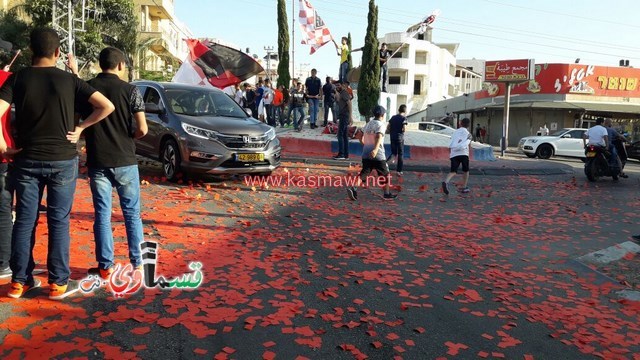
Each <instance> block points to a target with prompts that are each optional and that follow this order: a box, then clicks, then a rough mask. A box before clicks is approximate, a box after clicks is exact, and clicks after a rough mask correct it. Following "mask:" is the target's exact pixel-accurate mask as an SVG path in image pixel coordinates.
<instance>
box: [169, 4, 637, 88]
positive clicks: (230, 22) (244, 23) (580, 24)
mask: <svg viewBox="0 0 640 360" xmlns="http://www.w3.org/2000/svg"><path fill="white" fill-rule="evenodd" d="M310 2H311V4H312V5H313V6H314V7H315V9H316V11H317V12H318V14H319V15H320V17H321V18H322V19H323V20H324V22H325V23H326V25H327V26H328V27H329V29H330V30H331V33H332V35H333V37H334V38H335V39H336V41H337V42H338V43H339V42H340V38H341V37H342V36H346V35H347V34H348V33H349V32H350V33H351V37H352V46H353V47H354V48H358V47H361V46H363V45H364V37H365V33H366V29H367V13H368V7H369V6H368V4H369V1H368V0H310ZM286 3H287V12H288V24H289V33H290V36H291V32H292V11H291V7H292V4H293V5H294V6H295V34H294V36H295V52H294V53H293V55H294V59H295V73H294V75H296V76H297V73H298V72H299V71H300V69H305V70H307V71H308V70H310V69H311V68H316V69H317V70H318V76H320V77H321V78H323V79H324V77H325V76H327V75H328V76H332V77H337V75H338V66H339V62H340V59H339V57H338V56H337V54H336V49H335V46H334V45H333V44H332V43H329V44H326V45H325V46H323V47H322V48H320V49H319V50H318V51H317V52H316V53H315V54H313V55H309V51H310V47H309V46H308V45H302V44H300V39H301V36H302V33H301V30H300V26H299V24H298V9H299V4H298V3H299V0H293V1H292V0H286ZM375 3H376V5H378V37H381V36H383V35H384V34H386V33H389V32H402V31H406V29H407V28H408V27H409V26H411V25H413V24H416V23H418V22H420V21H421V20H422V19H423V18H424V17H425V16H427V15H429V14H431V13H432V12H433V11H434V10H436V9H437V10H440V15H439V16H438V17H437V18H436V20H435V22H434V23H433V27H434V31H433V38H432V40H433V42H434V43H436V44H437V43H458V44H459V47H458V51H457V54H456V58H457V59H471V58H476V59H483V60H503V59H523V58H529V59H535V61H536V63H573V62H574V61H575V60H576V59H577V58H580V63H581V64H593V65H608V66H618V63H619V60H620V59H628V60H629V62H630V65H631V66H633V67H640V21H637V20H638V18H639V17H638V15H640V2H638V1H637V0H610V1H602V0H579V1H578V0H536V1H525V0H522V1H520V0H446V1H418V0H376V1H375ZM276 5H277V1H276V0H175V1H174V7H175V12H176V16H177V17H178V19H179V20H180V21H181V22H182V23H184V24H185V25H186V26H187V27H188V28H189V29H190V30H191V32H192V33H193V34H194V35H195V36H196V37H198V38H200V37H208V38H217V39H220V40H223V41H225V42H228V43H231V44H234V45H236V46H238V47H240V48H242V49H243V50H244V49H246V48H249V49H250V52H251V53H252V54H257V55H258V56H260V57H264V56H265V55H266V51H265V50H264V48H265V47H273V49H274V51H277V46H278V44H277V34H278V25H277V10H276ZM290 40H291V39H290ZM290 54H291V53H290ZM360 54H361V53H359V52H355V53H353V61H354V65H355V66H357V65H359V64H360V56H361V55H360ZM265 67H266V66H265Z"/></svg>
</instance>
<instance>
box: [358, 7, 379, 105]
mask: <svg viewBox="0 0 640 360" xmlns="http://www.w3.org/2000/svg"><path fill="white" fill-rule="evenodd" d="M368 21H369V23H368V25H367V33H366V35H365V38H364V44H365V45H364V49H363V50H362V66H361V72H360V81H359V82H358V110H359V111H360V114H361V115H363V116H366V117H369V116H371V114H372V111H373V107H374V106H376V104H377V103H378V100H379V99H380V60H379V57H380V54H379V53H378V7H377V6H376V4H375V1H374V0H369V15H368Z"/></svg>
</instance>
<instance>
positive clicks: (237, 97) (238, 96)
mask: <svg viewBox="0 0 640 360" xmlns="http://www.w3.org/2000/svg"><path fill="white" fill-rule="evenodd" d="M234 100H235V101H236V102H237V103H238V104H241V102H242V90H240V89H238V91H236V97H235V99H234Z"/></svg>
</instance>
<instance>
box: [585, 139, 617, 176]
mask: <svg viewBox="0 0 640 360" xmlns="http://www.w3.org/2000/svg"><path fill="white" fill-rule="evenodd" d="M584 154H585V156H586V159H587V160H586V162H585V164H584V174H585V175H587V179H589V181H591V182H594V181H596V180H598V178H600V177H602V176H611V177H612V178H613V180H618V175H620V167H619V165H618V164H617V162H616V165H611V164H610V162H609V159H610V158H611V156H613V154H612V153H611V152H609V151H608V150H607V149H606V148H605V147H604V146H599V145H593V144H591V145H587V147H586V148H585V149H584Z"/></svg>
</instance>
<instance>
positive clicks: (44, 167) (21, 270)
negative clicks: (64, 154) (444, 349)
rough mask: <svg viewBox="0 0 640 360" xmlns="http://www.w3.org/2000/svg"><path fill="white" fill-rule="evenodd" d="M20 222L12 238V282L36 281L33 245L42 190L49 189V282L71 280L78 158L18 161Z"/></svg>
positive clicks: (14, 175) (18, 214)
mask: <svg viewBox="0 0 640 360" xmlns="http://www.w3.org/2000/svg"><path fill="white" fill-rule="evenodd" d="M12 172H13V178H14V186H15V191H16V199H17V204H16V222H15V224H14V225H13V234H12V237H11V270H12V271H13V278H12V281H15V282H19V283H21V284H26V283H31V282H33V274H32V272H33V268H34V267H35V262H34V261H33V246H34V245H35V242H36V239H35V236H32V234H33V233H34V232H35V227H36V221H37V219H38V204H39V202H40V193H41V190H42V189H44V188H45V187H46V189H47V224H48V226H49V243H48V253H47V270H48V271H49V284H52V283H56V284H58V285H65V284H67V282H68V281H69V274H70V270H69V242H70V238H69V218H70V215H71V205H72V204H73V195H74V194H75V191H76V178H77V177H78V158H75V159H72V160H62V161H38V160H26V159H20V160H17V161H16V162H15V163H14V169H13V170H12Z"/></svg>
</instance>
